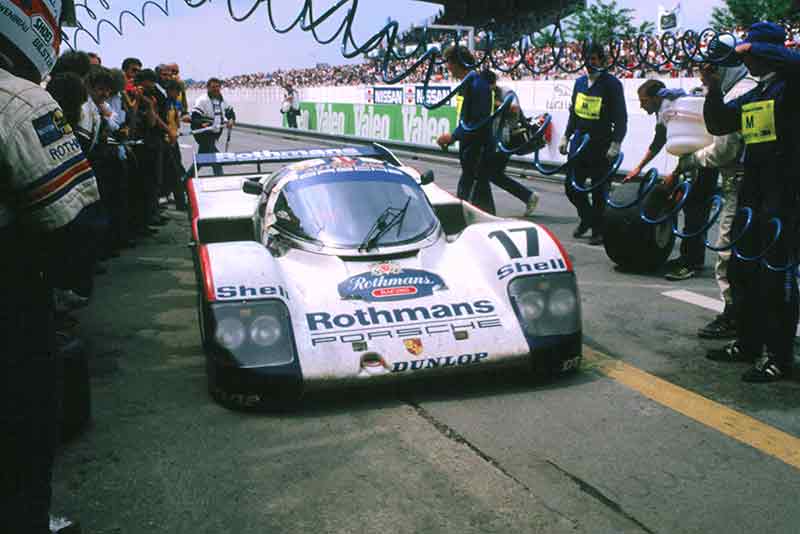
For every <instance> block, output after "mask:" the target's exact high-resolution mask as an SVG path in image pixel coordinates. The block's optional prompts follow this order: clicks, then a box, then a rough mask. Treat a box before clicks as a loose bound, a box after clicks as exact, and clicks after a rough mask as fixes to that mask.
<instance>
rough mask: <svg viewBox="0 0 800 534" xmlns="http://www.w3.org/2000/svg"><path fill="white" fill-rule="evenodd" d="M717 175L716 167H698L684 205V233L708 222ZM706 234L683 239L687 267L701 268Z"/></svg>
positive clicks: (690, 231)
mask: <svg viewBox="0 0 800 534" xmlns="http://www.w3.org/2000/svg"><path fill="white" fill-rule="evenodd" d="M718 175H719V172H718V171H717V170H716V169H700V170H699V171H698V173H697V180H695V183H694V187H693V189H692V193H691V194H690V195H689V198H688V199H687V201H686V204H685V206H684V216H685V224H684V232H685V233H690V234H693V233H695V232H697V231H698V230H699V229H701V228H702V227H703V226H705V225H706V224H708V216H709V213H710V212H711V197H712V196H713V195H714V192H715V191H716V190H717V177H718ZM707 235H708V232H703V233H701V234H700V235H698V236H695V237H691V238H688V239H684V240H683V244H684V245H685V246H684V248H683V250H682V255H683V258H684V261H685V263H686V265H687V266H688V267H689V268H693V269H702V268H703V266H704V264H705V256H706V254H705V252H706V245H705V240H706V237H707Z"/></svg>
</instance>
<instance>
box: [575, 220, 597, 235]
mask: <svg viewBox="0 0 800 534" xmlns="http://www.w3.org/2000/svg"><path fill="white" fill-rule="evenodd" d="M591 229H592V226H591V225H590V224H588V223H585V222H583V221H581V223H580V224H579V225H578V226H577V227H576V228H575V231H574V232H572V237H583V236H584V235H586V232H588V231H589V230H591Z"/></svg>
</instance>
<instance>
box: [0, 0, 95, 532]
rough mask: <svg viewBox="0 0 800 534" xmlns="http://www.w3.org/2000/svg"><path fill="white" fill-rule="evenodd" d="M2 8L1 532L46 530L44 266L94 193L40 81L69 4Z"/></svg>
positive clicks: (0, 2)
mask: <svg viewBox="0 0 800 534" xmlns="http://www.w3.org/2000/svg"><path fill="white" fill-rule="evenodd" d="M0 8H2V11H3V13H4V16H3V17H0V190H1V191H3V194H2V196H0V250H3V251H5V252H7V253H4V254H3V260H2V261H1V262H0V436H2V438H0V462H1V463H0V532H9V533H12V532H13V533H26V534H44V533H49V532H51V529H50V517H49V509H50V497H51V476H52V468H53V457H54V452H55V447H56V443H57V435H58V434H57V432H58V425H57V405H58V387H57V385H58V383H59V379H58V376H59V371H58V364H59V362H58V359H57V358H56V354H55V348H54V345H55V330H54V327H53V316H52V315H53V314H52V311H53V310H52V288H51V286H50V284H49V282H48V278H49V277H50V275H51V274H53V273H52V271H51V272H48V266H50V267H52V266H54V265H57V264H58V260H59V258H62V259H63V257H64V256H63V254H64V253H67V252H68V250H69V235H70V234H69V233H70V228H71V227H72V226H73V225H72V224H71V223H72V222H73V221H74V220H75V219H76V218H77V217H78V215H79V214H80V213H81V211H82V210H83V209H84V208H85V207H87V206H89V205H90V204H92V203H94V202H96V201H97V199H98V194H97V184H96V182H95V178H94V173H93V172H92V168H91V166H90V165H89V162H88V161H87V160H86V158H85V157H84V155H83V152H82V151H81V148H80V144H79V143H78V141H77V140H76V139H75V136H74V135H73V134H72V128H71V127H70V125H69V123H67V121H66V120H65V119H64V115H63V112H62V111H61V109H60V108H59V107H58V104H56V102H55V101H54V100H53V99H52V97H50V95H49V94H48V93H46V92H45V91H44V90H43V89H42V88H41V87H40V86H39V83H40V82H41V80H42V78H43V77H44V76H46V75H47V74H48V73H49V72H50V70H51V68H52V67H53V65H54V64H55V61H56V57H57V56H58V49H59V45H60V41H61V22H62V21H65V20H66V19H67V18H73V20H72V21H70V22H73V24H74V6H73V5H72V2H71V1H62V0H49V1H48V2H30V1H23V0H0ZM70 14H72V17H68V16H69V15H70ZM34 18H35V19H36V20H37V21H40V22H38V23H37V27H36V31H34V30H33V28H32V25H31V24H30V23H28V21H30V20H32V19H34ZM20 21H22V22H24V24H20ZM43 34H47V35H48V36H49V37H50V38H49V39H48V42H49V44H47V45H43V43H42V38H41V37H40V36H41V35H43Z"/></svg>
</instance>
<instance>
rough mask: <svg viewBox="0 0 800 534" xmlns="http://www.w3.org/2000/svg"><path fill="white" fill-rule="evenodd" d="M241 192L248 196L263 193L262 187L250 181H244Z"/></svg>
mask: <svg viewBox="0 0 800 534" xmlns="http://www.w3.org/2000/svg"><path fill="white" fill-rule="evenodd" d="M242 191H244V192H245V193H247V194H248V195H260V194H261V193H263V192H264V186H263V185H261V184H260V183H258V182H254V181H252V180H245V181H244V182H243V183H242Z"/></svg>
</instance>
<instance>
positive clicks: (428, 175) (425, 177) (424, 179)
mask: <svg viewBox="0 0 800 534" xmlns="http://www.w3.org/2000/svg"><path fill="white" fill-rule="evenodd" d="M419 181H420V183H421V184H422V185H428V184H432V183H433V171H432V170H427V171H425V172H423V173H422V176H420V177H419Z"/></svg>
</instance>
